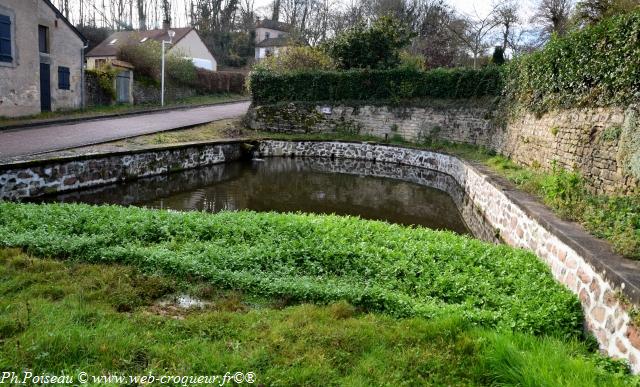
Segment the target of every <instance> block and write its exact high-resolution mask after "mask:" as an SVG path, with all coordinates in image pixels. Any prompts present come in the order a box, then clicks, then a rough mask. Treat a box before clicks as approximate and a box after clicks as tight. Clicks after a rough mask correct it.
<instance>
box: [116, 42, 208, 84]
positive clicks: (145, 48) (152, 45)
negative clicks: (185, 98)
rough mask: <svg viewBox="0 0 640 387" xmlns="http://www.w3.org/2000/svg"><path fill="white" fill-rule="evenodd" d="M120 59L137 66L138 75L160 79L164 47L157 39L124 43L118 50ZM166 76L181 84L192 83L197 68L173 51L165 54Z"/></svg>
mask: <svg viewBox="0 0 640 387" xmlns="http://www.w3.org/2000/svg"><path fill="white" fill-rule="evenodd" d="M118 59H120V60H123V61H125V62H129V63H131V64H132V65H134V66H135V69H134V71H135V73H136V74H137V75H142V76H146V77H149V78H152V79H155V80H156V81H159V80H160V77H161V67H162V47H161V44H160V43H159V42H156V41H155V40H147V41H146V42H144V43H137V41H136V40H135V39H134V42H133V43H128V44H124V45H122V46H121V47H120V49H119V51H118ZM165 76H166V77H167V78H166V79H167V81H174V82H176V83H179V84H186V85H189V84H192V83H193V82H194V81H195V80H196V68H195V66H194V65H193V63H192V62H191V61H190V60H189V59H186V58H182V57H181V56H180V54H177V53H172V54H169V55H166V56H165Z"/></svg>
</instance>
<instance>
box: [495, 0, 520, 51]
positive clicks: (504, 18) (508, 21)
mask: <svg viewBox="0 0 640 387" xmlns="http://www.w3.org/2000/svg"><path fill="white" fill-rule="evenodd" d="M495 18H496V24H497V25H499V26H500V27H501V29H502V51H503V52H504V51H506V50H507V48H509V41H510V40H511V35H512V34H513V33H514V27H515V26H516V24H517V23H518V22H519V21H520V18H519V16H518V6H517V5H516V3H515V2H514V1H513V0H511V1H508V2H505V3H502V4H499V5H498V6H497V7H496V15H495ZM511 48H513V47H511Z"/></svg>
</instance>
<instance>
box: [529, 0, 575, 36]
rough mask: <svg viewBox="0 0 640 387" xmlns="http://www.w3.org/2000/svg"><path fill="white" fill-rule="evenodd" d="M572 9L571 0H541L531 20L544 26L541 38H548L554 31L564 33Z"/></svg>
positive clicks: (559, 33)
mask: <svg viewBox="0 0 640 387" xmlns="http://www.w3.org/2000/svg"><path fill="white" fill-rule="evenodd" d="M572 9H573V4H572V2H571V0H539V2H538V4H537V5H536V9H535V14H534V15H533V18H532V19H531V21H532V22H534V23H538V24H540V26H541V27H542V35H541V39H542V40H548V39H549V37H550V36H551V34H553V33H556V34H558V35H560V36H562V35H564V34H565V33H566V32H567V29H568V27H569V16H570V15H571V11H572Z"/></svg>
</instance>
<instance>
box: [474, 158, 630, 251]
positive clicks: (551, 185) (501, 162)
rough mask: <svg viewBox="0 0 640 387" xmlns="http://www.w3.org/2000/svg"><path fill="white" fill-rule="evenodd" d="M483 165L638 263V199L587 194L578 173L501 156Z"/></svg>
mask: <svg viewBox="0 0 640 387" xmlns="http://www.w3.org/2000/svg"><path fill="white" fill-rule="evenodd" d="M485 162H486V163H487V164H488V165H489V166H491V167H492V168H493V169H494V170H496V171H497V172H499V173H500V174H502V175H504V176H505V177H507V178H508V179H509V180H510V181H512V182H513V183H515V184H516V185H517V186H518V187H519V188H521V189H523V190H525V191H528V192H530V193H533V194H535V195H537V196H539V197H540V198H541V199H542V200H543V201H544V203H545V204H547V205H548V206H550V207H551V208H552V209H553V210H555V211H556V212H557V213H558V214H559V215H560V216H562V217H564V218H565V219H569V220H573V221H576V222H578V223H580V224H582V225H583V226H584V227H585V228H586V229H587V230H588V231H589V232H590V233H591V234H593V235H594V236H596V237H598V238H604V239H607V240H608V241H609V242H611V244H612V245H613V248H614V250H615V251H616V252H618V253H620V254H622V255H625V256H627V257H629V258H633V259H640V195H638V194H635V195H626V196H606V195H593V194H589V193H588V192H587V190H586V189H585V185H584V181H583V180H582V178H581V176H580V175H579V174H578V173H577V172H571V171H567V170H565V169H564V168H560V167H557V166H555V165H554V166H553V167H552V170H551V171H550V172H544V171H541V170H536V169H528V168H523V167H521V166H518V165H516V164H515V163H513V162H512V161H511V160H509V159H507V158H505V157H503V156H492V157H489V158H486V159H485Z"/></svg>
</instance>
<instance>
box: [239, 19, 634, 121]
mask: <svg viewBox="0 0 640 387" xmlns="http://www.w3.org/2000/svg"><path fill="white" fill-rule="evenodd" d="M251 91H252V94H253V99H254V101H255V102H256V103H263V104H264V103H273V102H280V101H285V102H286V101H349V100H352V101H373V100H379V101H397V100H401V99H420V98H447V99H451V98H470V97H482V96H498V95H502V96H503V98H502V100H503V102H505V105H506V106H507V107H514V106H518V107H520V106H523V107H525V108H526V109H528V110H529V111H533V112H536V113H543V112H545V111H547V110H550V109H567V108H581V107H601V106H622V107H624V106H627V105H629V104H631V103H634V102H637V101H639V100H640V11H636V12H633V13H629V14H626V15H620V16H616V17H613V18H609V19H605V20H604V21H602V22H600V23H599V24H596V25H594V26H591V27H587V28H584V29H580V30H576V31H574V32H572V33H570V34H569V35H567V36H565V37H562V38H560V37H557V36H554V37H553V38H552V39H551V41H550V42H549V43H548V44H547V45H546V46H545V47H544V49H542V50H540V51H537V52H534V53H532V54H529V55H523V56H521V57H518V58H516V59H515V60H513V61H511V62H510V63H509V64H508V65H505V66H501V67H486V68H483V69H480V70H471V69H448V70H445V69H436V70H431V71H426V72H424V71H419V70H415V69H413V70H412V69H394V70H351V71H315V72H311V71H310V72H294V73H287V74H273V73H269V72H264V71H258V72H254V73H253V74H252V75H251Z"/></svg>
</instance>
